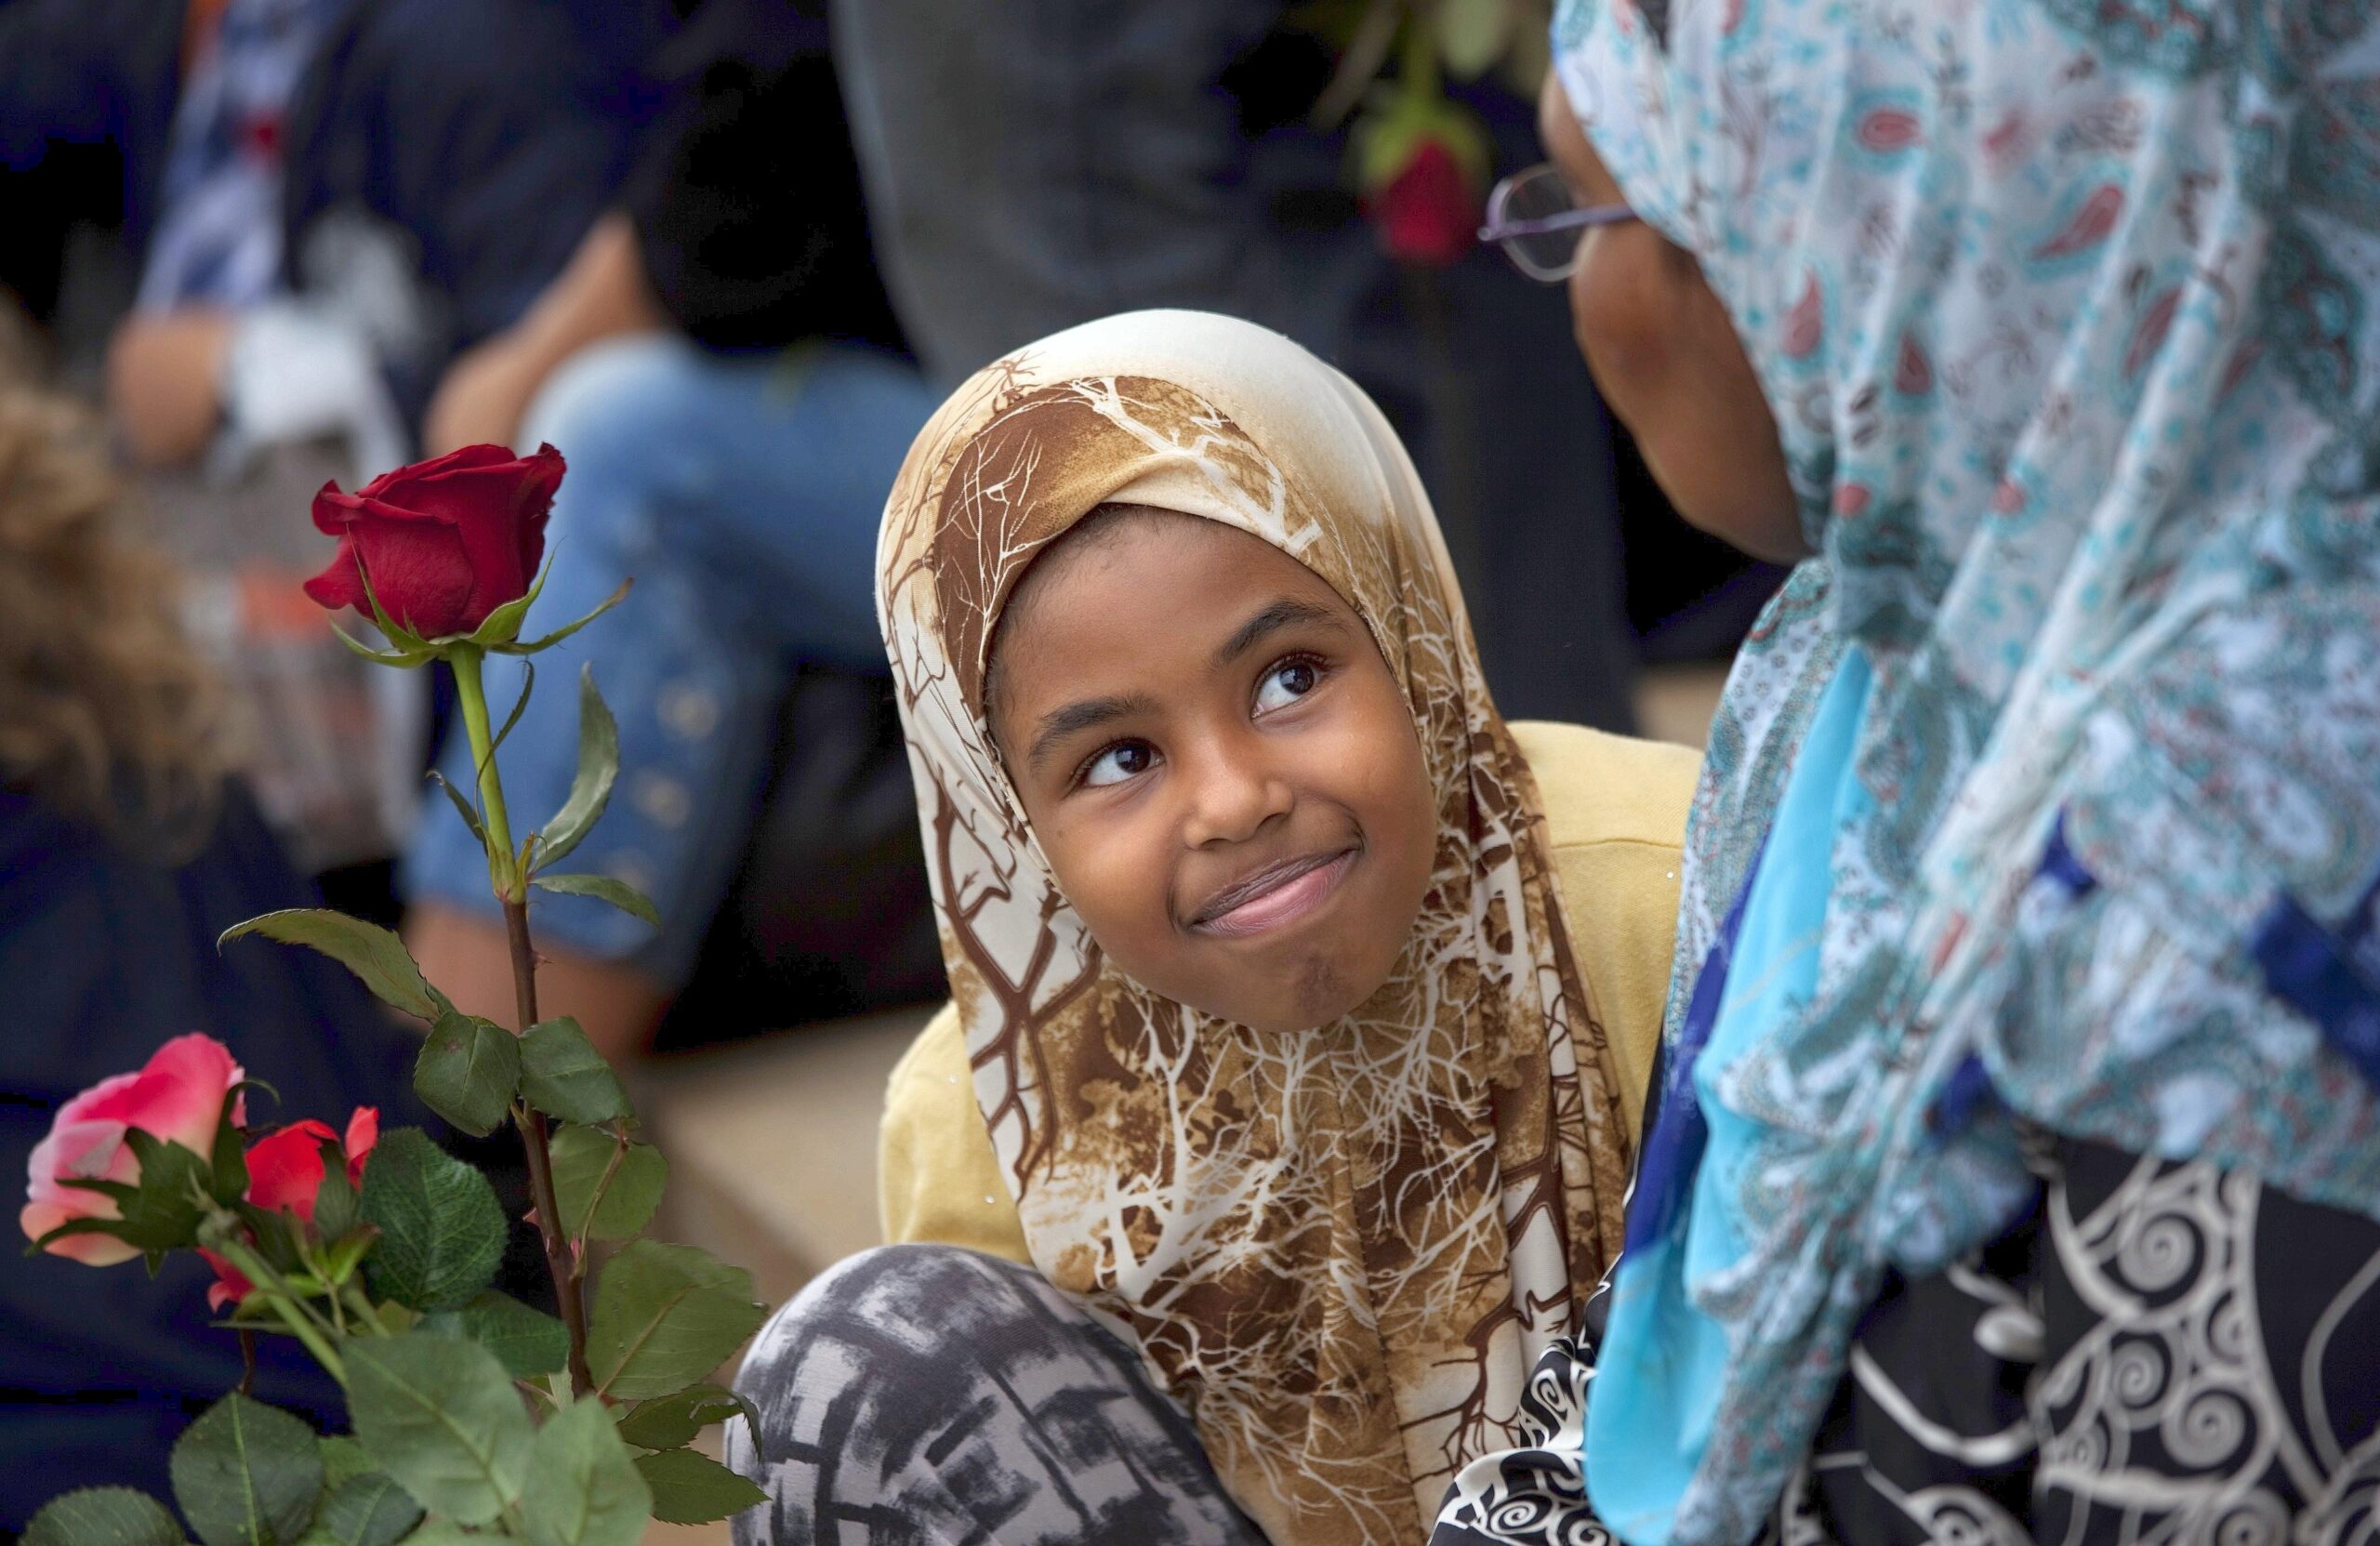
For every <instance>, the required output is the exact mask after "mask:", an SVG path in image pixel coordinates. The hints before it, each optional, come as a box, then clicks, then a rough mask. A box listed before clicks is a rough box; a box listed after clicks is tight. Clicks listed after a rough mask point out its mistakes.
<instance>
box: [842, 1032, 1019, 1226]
mask: <svg viewBox="0 0 2380 1546" xmlns="http://www.w3.org/2000/svg"><path fill="white" fill-rule="evenodd" d="M876 1175H877V1187H878V1199H877V1200H878V1207H879V1210H880V1211H881V1212H882V1214H883V1217H884V1238H885V1239H886V1240H887V1241H889V1242H891V1243H893V1244H895V1245H899V1244H903V1243H907V1242H931V1243H933V1244H937V1245H946V1246H964V1247H966V1248H967V1249H969V1250H980V1251H982V1252H984V1253H985V1255H988V1256H998V1257H1004V1258H1006V1259H1007V1260H1009V1261H1011V1262H1027V1263H1029V1262H1031V1260H1032V1258H1031V1256H1030V1255H1029V1254H1028V1253H1027V1252H1026V1250H1025V1226H1024V1225H1023V1224H1021V1223H1019V1222H1017V1217H1016V1201H1015V1199H1014V1198H1013V1197H1012V1196H1009V1190H1008V1181H1007V1179H1006V1178H1005V1177H1003V1176H1002V1175H1001V1174H1000V1169H999V1161H998V1159H997V1158H995V1157H994V1156H993V1154H992V1136H991V1134H990V1133H988V1132H986V1131H985V1130H984V1116H983V1113H982V1112H981V1111H980V1110H978V1109H977V1108H976V1105H975V1086H974V1081H973V1079H972V1077H971V1076H970V1075H969V1073H968V1068H967V1043H966V1040H965V1038H964V1037H963V1036H962V1035H961V1033H960V1031H959V1011H958V1009H957V1008H956V1007H955V1006H953V1005H949V1004H945V1005H944V1006H943V1007H942V1011H941V1012H940V1013H938V1014H936V1015H935V1016H934V1017H933V1018H932V1020H929V1021H927V1022H926V1028H925V1029H924V1030H922V1031H919V1033H918V1039H917V1040H916V1041H914V1042H912V1043H910V1045H909V1050H907V1051H906V1052H905V1053H903V1054H902V1056H901V1061H900V1062H899V1063H897V1064H894V1065H893V1077H892V1079H891V1080H890V1081H889V1083H888V1084H887V1085H886V1088H885V1091H884V1122H883V1126H882V1127H881V1128H880V1129H879V1134H878V1143H877V1166H876Z"/></svg>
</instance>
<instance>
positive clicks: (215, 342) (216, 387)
mask: <svg viewBox="0 0 2380 1546" xmlns="http://www.w3.org/2000/svg"><path fill="white" fill-rule="evenodd" d="M232 322H233V318H232V315H231V312H229V311H217V310H214V309H211V308H192V309H191V310H188V311H165V312H160V313H157V314H154V315H149V316H135V317H133V318H131V319H130V320H129V321H127V322H126V323H125V324H124V325H123V326H122V327H119V328H117V329H116V335H115V337H114V338H112V340H110V341H109V344H108V367H107V377H108V382H107V394H108V415H109V416H110V417H111V418H112V419H113V420H114V422H115V425H116V428H117V429H119V430H120V431H122V433H123V436H124V443H125V446H126V449H127V450H129V451H130V452H131V453H132V456H133V457H134V459H135V460H138V461H140V462H143V463H146V464H148V465H150V466H152V467H165V466H171V465H174V464H176V463H180V462H188V461H192V460H195V459H196V458H197V456H198V455H199V453H200V452H202V451H204V450H205V449H206V443H207V442H208V441H209V440H210V439H212V438H213V436H214V434H215V425H216V421H217V420H218V418H219V417H220V416H221V413H222V397H221V389H220V382H221V380H222V373H223V352H224V350H225V349H227V348H228V347H229V346H230V343H231V328H232Z"/></svg>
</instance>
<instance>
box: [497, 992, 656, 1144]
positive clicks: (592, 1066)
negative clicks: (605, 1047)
mask: <svg viewBox="0 0 2380 1546" xmlns="http://www.w3.org/2000/svg"><path fill="white" fill-rule="evenodd" d="M521 1098H522V1100H524V1101H526V1102H528V1103H530V1104H531V1105H533V1106H536V1108H537V1109H538V1110H539V1111H542V1112H544V1113H545V1114H546V1115H547V1116H549V1117H559V1118H560V1119H561V1120H562V1121H565V1122H586V1123H593V1122H613V1121H617V1120H619V1119H620V1118H621V1117H628V1116H631V1115H633V1113H632V1111H631V1108H630V1107H629V1105H628V1091H627V1090H623V1089H621V1088H620V1077H619V1076H618V1075H617V1074H615V1073H613V1072H612V1065H611V1064H608V1063H605V1062H604V1061H603V1054H602V1053H601V1052H599V1051H597V1050H595V1046H594V1043H592V1042H590V1041H588V1039H587V1033H586V1032H584V1031H582V1030H580V1029H579V1028H578V1022H577V1021H575V1020H573V1019H571V1018H570V1017H569V1016H568V1015H563V1016H561V1017H559V1018H556V1019H553V1020H540V1021H538V1022H537V1023H536V1024H534V1025H532V1026H530V1027H529V1028H528V1029H527V1030H526V1031H524V1032H522V1036H521Z"/></svg>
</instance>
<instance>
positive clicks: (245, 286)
mask: <svg viewBox="0 0 2380 1546" xmlns="http://www.w3.org/2000/svg"><path fill="white" fill-rule="evenodd" d="M665 20H667V13H666V11H665V10H663V9H662V8H661V7H660V6H659V4H658V0H653V3H645V0H616V3H613V0H562V3H559V4H540V3H535V0H469V3H464V0H186V3H164V4H154V5H139V4H131V3H127V0H108V3H102V4H97V5H93V4H86V3H83V0H6V3H5V4H0V197H5V198H6V199H7V201H8V205H9V207H10V209H11V211H12V213H14V212H15V211H16V210H18V209H20V208H22V209H23V210H25V211H26V213H27V218H26V219H25V220H24V221H23V222H21V223H20V226H19V229H18V230H17V231H15V232H14V233H13V234H12V235H11V236H10V237H8V238H5V239H0V284H7V285H9V286H10V287H12V288H14V289H16V290H18V291H19V293H20V296H22V297H24V298H26V299H27V301H28V302H29V303H30V306H31V309H32V310H33V311H34V312H35V313H36V314H37V315H41V314H44V313H46V314H47V315H48V316H49V317H51V318H55V317H56V315H57V313H58V311H59V306H60V304H61V301H63V300H66V299H68V298H70V293H71V292H72V291H73V287H74V286H75V285H76V284H77V283H82V284H86V286H89V285H97V286H98V287H101V288H103V287H104V286H103V284H99V282H98V281H96V280H95V279H94V278H93V277H92V276H90V275H87V274H81V275H78V274H75V273H72V272H68V271H65V261H66V256H65V255H66V252H67V247H66V244H65V240H64V238H65V231H66V228H67V227H68V226H70V225H72V224H74V223H83V224H95V225H100V226H112V227H114V228H115V229H116V230H117V231H118V232H119V245H120V248H121V251H120V254H119V255H118V256H119V257H120V258H121V259H122V260H123V263H124V265H125V266H126V268H128V269H129V271H130V285H129V287H130V289H131V291H132V294H131V297H130V310H129V313H128V314H126V315H125V316H123V317H122V319H121V321H120V322H118V321H115V320H114V319H113V317H112V308H111V307H110V305H109V303H108V297H104V296H101V297H89V296H86V297H82V298H83V300H84V303H85V311H86V313H87V314H86V315H83V316H80V317H70V318H68V319H67V320H68V321H70V322H80V323H82V324H85V325H92V324H97V325H103V326H107V327H108V328H109V329H110V332H109V337H108V340H107V344H106V350H105V369H104V377H105V389H106V394H107V399H108V403H109V409H110V416H111V419H112V424H113V427H114V429H116V431H117V433H118V434H119V436H120V438H121V442H122V443H123V445H124V446H125V448H126V449H127V450H128V451H129V452H130V453H131V454H132V455H133V456H135V457H136V458H137V459H138V460H139V461H141V462H143V463H147V464H152V465H156V466H179V465H184V464H190V463H193V462H195V461H197V460H198V459H199V458H201V457H202V456H206V455H208V454H209V453H210V451H211V452H212V460H213V462H214V466H215V469H216V470H217V471H218V473H222V472H229V471H233V470H236V469H238V467H239V466H241V465H242V464H243V463H244V462H245V460H246V459H247V457H248V456H250V455H251V454H253V453H254V452H255V451H256V450H258V448H259V447H261V446H265V445H269V444H273V443H288V442H298V441H309V440H313V439H318V438H323V437H326V436H327V437H336V438H337V439H338V440H339V441H341V442H342V443H344V446H345V448H346V451H347V454H348V456H350V458H351V460H352V462H353V464H354V465H355V466H357V467H358V468H361V469H367V470H370V471H377V470H379V469H383V468H386V467H388V466H390V465H393V464H394V463H396V462H399V461H402V460H403V459H404V457H405V455H406V453H407V450H408V448H409V447H410V445H411V443H412V441H413V437H414V429H415V425H416V423H417V418H418V416H419V414H420V411H421V409H422V407H423V405H424V403H426V402H427V400H428V398H429V395H430V390H432V389H433V387H434V386H435V384H436V382H437V380H438V379H439V377H440V375H441V373H442V372H443V368H444V366H445V364H446V363H447V361H448V360H449V359H451V358H452V356H453V355H454V353H455V352H456V350H458V349H460V348H462V347H465V346H468V345H469V344H470V343H472V342H475V341H476V340H478V339H479V338H482V337H486V336H487V335H488V334H490V333H492V332H494V331H496V329H498V328H500V327H502V326H504V325H506V324H509V323H510V322H512V321H513V320H514V319H515V318H516V317H518V316H519V315H520V313H521V311H522V310H523V308H525V306H526V305H527V304H528V302H529V301H530V299H531V298H532V297H535V296H536V294H537V292H538V291H539V289H540V288H541V287H542V286H543V285H544V284H546V283H547V282H548V281H549V279H550V278H551V277H552V276H553V275H554V274H555V273H557V272H558V271H560V270H561V269H562V265H563V263H564V262H565V261H566V260H567V259H568V258H569V256H570V254H571V252H572V251H573V250H574V248H575V246H576V244H577V243H578V241H579V239H580V238H581V236H582V235H583V234H584V233H585V231H586V230H587V228H588V225H589V224H591V223H592V221H593V220H594V218H595V217H596V215H597V214H598V213H600V211H601V210H602V208H603V206H604V205H605V204H606V203H607V202H608V201H609V200H610V198H611V197H612V194H613V192H614V190H615V188H616V186H617V184H618V181H619V178H620V176H621V174H622V172H623V170H624V169H625V165H626V161H627V157H628V153H629V152H630V151H631V150H632V148H633V146H634V145H635V143H636V138H637V134H638V132H639V129H640V128H641V124H642V121H643V119H644V117H645V115H646V112H647V106H648V103H647V97H646V94H645V93H643V91H642V89H641V82H640V76H639V71H640V69H641V64H642V60H643V57H644V55H645V54H646V53H647V52H648V51H649V49H650V47H651V45H652V42H653V40H654V39H655V38H656V37H657V36H658V35H659V33H660V28H661V25H662V23H663V22H664V21H665ZM82 255H83V256H88V249H83V254H82ZM63 342H64V343H65V344H66V346H67V350H68V352H69V353H70V355H71V354H73V352H74V351H75V350H77V349H78V348H85V347H87V346H88V345H89V343H90V342H91V340H86V339H73V338H70V339H67V340H63Z"/></svg>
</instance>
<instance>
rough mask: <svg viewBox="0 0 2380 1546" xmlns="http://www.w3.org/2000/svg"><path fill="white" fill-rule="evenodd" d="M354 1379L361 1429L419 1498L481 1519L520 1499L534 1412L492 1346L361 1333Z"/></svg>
mask: <svg viewBox="0 0 2380 1546" xmlns="http://www.w3.org/2000/svg"><path fill="white" fill-rule="evenodd" d="M372 1164H373V1168H374V1169H378V1168H379V1164H380V1157H379V1156H378V1155H377V1154H375V1155H374V1156H373V1158H372ZM365 1173H366V1174H367V1175H368V1174H369V1173H370V1172H369V1171H367V1172H365ZM347 1381H348V1384H347V1402H348V1412H349V1414H350V1416H351V1417H352V1418H353V1419H354V1420H355V1436H356V1437H357V1438H358V1439H361V1440H362V1441H363V1443H364V1449H365V1451H366V1452H368V1453H369V1454H370V1455H371V1457H372V1458H373V1460H376V1461H377V1462H378V1463H379V1466H380V1469H381V1470H383V1471H385V1472H387V1473H389V1474H390V1475H391V1476H394V1477H395V1478H396V1479H397V1481H398V1482H399V1484H400V1485H402V1486H403V1487H404V1489H405V1490H406V1491H407V1492H409V1493H411V1494H412V1495H413V1498H414V1500H415V1501H416V1502H417V1503H419V1504H421V1505H422V1506H423V1507H425V1508H427V1509H430V1511H432V1512H433V1513H441V1514H443V1515H445V1516H446V1517H447V1518H449V1519H453V1520H455V1521H456V1522H458V1523H460V1524H464V1525H484V1524H486V1523H487V1522H488V1521H489V1520H491V1519H494V1518H495V1517H496V1515H497V1514H498V1513H501V1512H503V1510H504V1508H505V1506H506V1505H507V1504H509V1503H512V1502H514V1501H516V1500H519V1498H520V1497H521V1486H522V1481H523V1480H524V1479H525V1477H526V1476H527V1474H528V1469H529V1447H530V1444H531V1442H532V1437H533V1435H532V1434H531V1431H530V1427H529V1412H528V1409H527V1408H526V1407H522V1405H521V1397H520V1395H519V1394H517V1393H515V1392H514V1390H513V1388H512V1377H511V1376H510V1375H509V1374H507V1373H505V1372H504V1366H503V1365H502V1364H500V1363H498V1362H497V1361H496V1354H493V1353H490V1352H489V1351H488V1350H487V1349H486V1348H483V1347H482V1346H480V1345H479V1344H478V1343H477V1342H468V1341H461V1340H459V1339H457V1338H454V1337H440V1336H435V1335H433V1334H431V1333H429V1332H426V1331H419V1330H415V1331H408V1332H406V1333H404V1334H403V1336H398V1337H387V1338H381V1337H360V1338H357V1339H355V1340H354V1341H350V1342H349V1343H348V1344H347Z"/></svg>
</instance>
